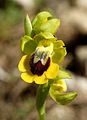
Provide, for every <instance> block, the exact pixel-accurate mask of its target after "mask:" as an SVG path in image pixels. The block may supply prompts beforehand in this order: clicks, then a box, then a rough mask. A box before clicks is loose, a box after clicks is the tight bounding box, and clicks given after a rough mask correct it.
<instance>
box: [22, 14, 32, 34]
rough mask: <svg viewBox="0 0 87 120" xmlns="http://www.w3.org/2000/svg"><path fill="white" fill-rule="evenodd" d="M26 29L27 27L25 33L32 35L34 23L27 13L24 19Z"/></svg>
mask: <svg viewBox="0 0 87 120" xmlns="http://www.w3.org/2000/svg"><path fill="white" fill-rule="evenodd" d="M24 29H25V35H29V36H30V35H31V31H32V25H31V21H30V19H29V16H28V15H26V17H25V20H24Z"/></svg>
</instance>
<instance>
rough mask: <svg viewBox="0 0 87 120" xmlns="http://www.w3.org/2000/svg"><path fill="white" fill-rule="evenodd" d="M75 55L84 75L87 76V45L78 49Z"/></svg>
mask: <svg viewBox="0 0 87 120" xmlns="http://www.w3.org/2000/svg"><path fill="white" fill-rule="evenodd" d="M75 53H76V57H77V61H78V62H79V64H80V69H81V70H82V71H83V75H85V76H87V45H85V46H79V47H77V48H76V51H75Z"/></svg>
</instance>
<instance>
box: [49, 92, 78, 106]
mask: <svg viewBox="0 0 87 120" xmlns="http://www.w3.org/2000/svg"><path fill="white" fill-rule="evenodd" d="M50 96H51V97H52V99H53V100H54V101H55V102H56V103H58V104H61V105H65V104H68V103H70V102H72V101H73V100H74V99H75V98H76V96H77V92H69V93H57V92H55V91H52V90H51V91H50Z"/></svg>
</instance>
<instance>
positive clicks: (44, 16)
mask: <svg viewBox="0 0 87 120" xmlns="http://www.w3.org/2000/svg"><path fill="white" fill-rule="evenodd" d="M49 18H52V15H51V14H50V13H49V12H46V11H44V12H40V13H39V14H37V16H36V17H35V18H34V19H33V21H32V27H33V28H34V29H37V28H39V27H40V26H41V24H43V23H45V22H46V21H47V20H48V19H49Z"/></svg>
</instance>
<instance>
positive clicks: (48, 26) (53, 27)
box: [39, 19, 60, 34]
mask: <svg viewBox="0 0 87 120" xmlns="http://www.w3.org/2000/svg"><path fill="white" fill-rule="evenodd" d="M59 26H60V20H59V19H51V20H48V21H47V22H46V23H43V24H42V25H41V26H40V27H39V29H40V31H46V32H50V33H52V34H55V33H56V31H57V28H58V27H59Z"/></svg>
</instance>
